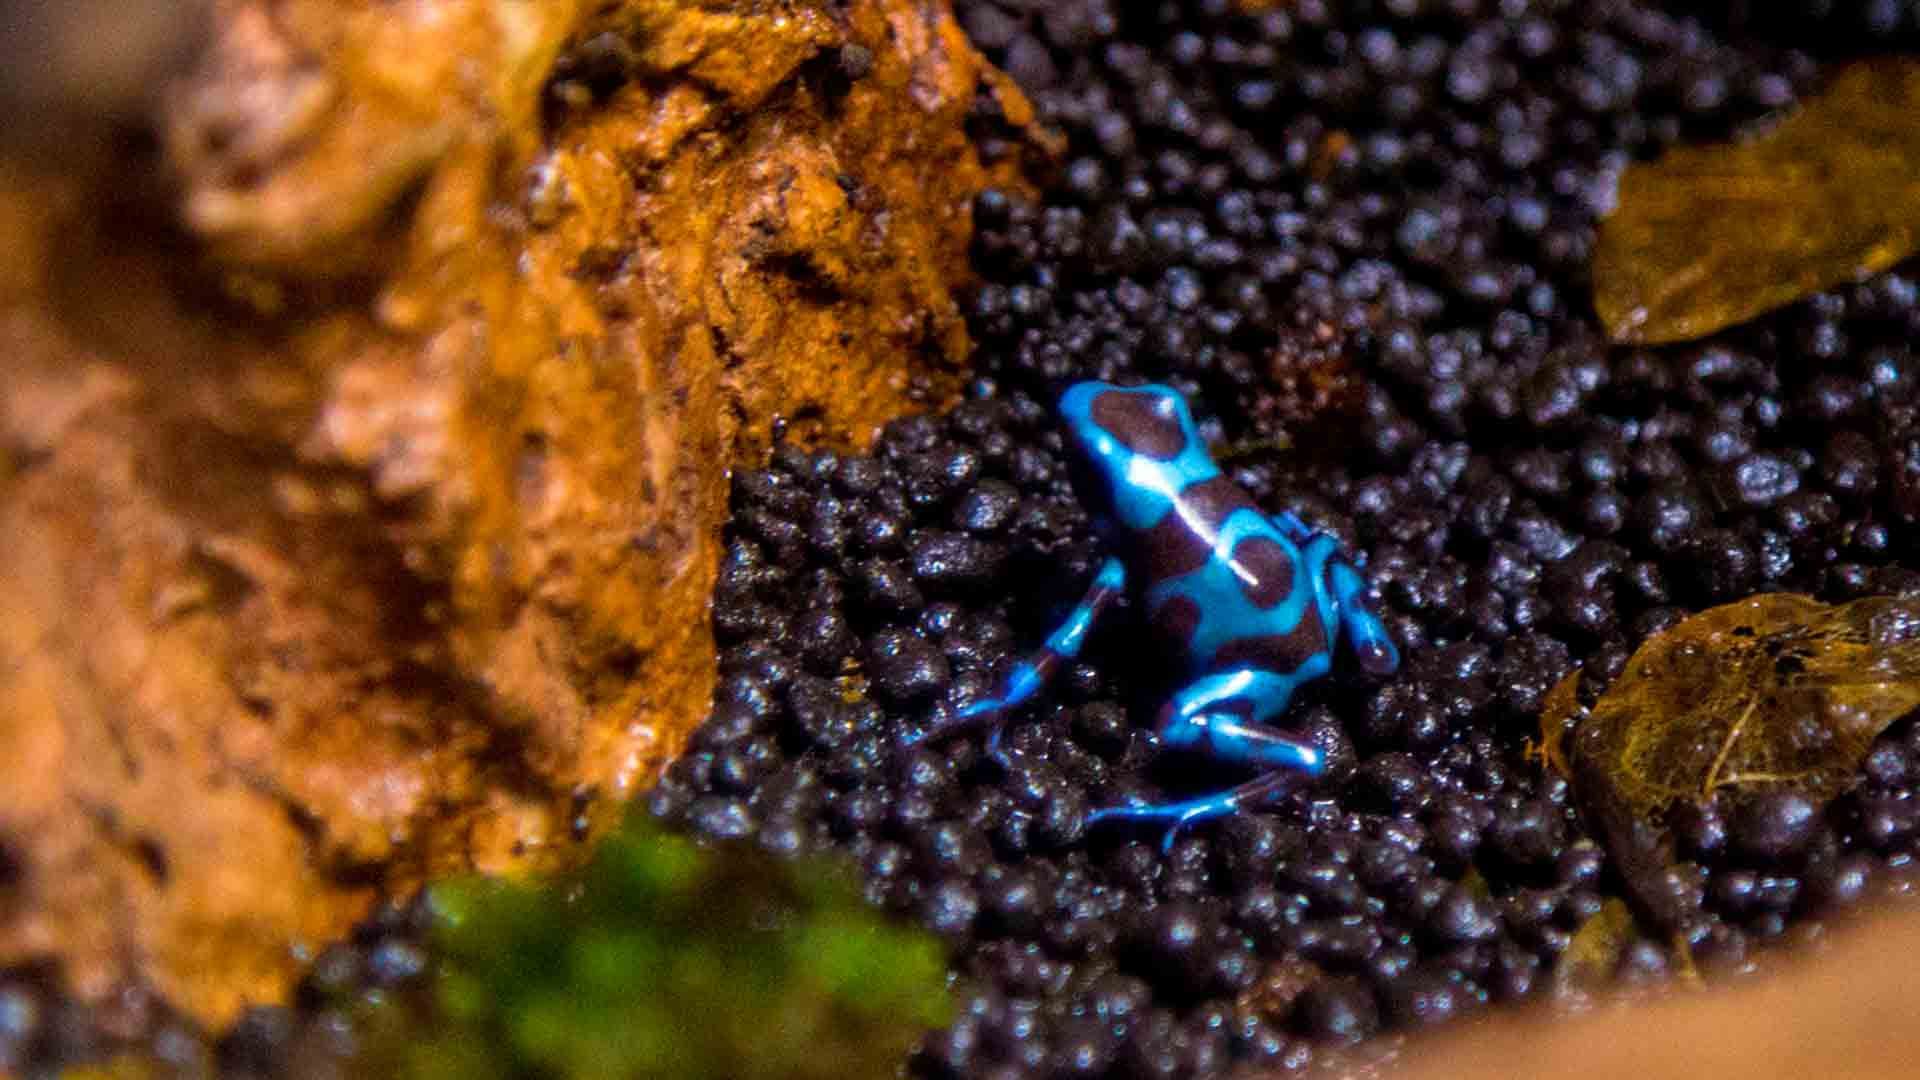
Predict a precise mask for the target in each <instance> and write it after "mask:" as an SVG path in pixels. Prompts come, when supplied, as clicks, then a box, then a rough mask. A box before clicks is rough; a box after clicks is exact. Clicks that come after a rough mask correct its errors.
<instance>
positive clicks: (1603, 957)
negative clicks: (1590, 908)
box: [1553, 897, 1640, 994]
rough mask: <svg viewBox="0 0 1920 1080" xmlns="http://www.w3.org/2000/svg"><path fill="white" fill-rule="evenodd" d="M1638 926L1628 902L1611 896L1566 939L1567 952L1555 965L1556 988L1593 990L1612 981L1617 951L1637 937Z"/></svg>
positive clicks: (1638, 932)
mask: <svg viewBox="0 0 1920 1080" xmlns="http://www.w3.org/2000/svg"><path fill="white" fill-rule="evenodd" d="M1639 936H1640V928H1639V927H1638V926H1637V925H1635V923H1634V921H1633V912H1632V911H1630V910H1628V908H1627V902H1626V901H1624V900H1621V899H1619V898H1617V897H1616V898H1614V899H1611V900H1608V901H1606V902H1605V903H1603V904H1602V905H1600V910H1599V911H1598V912H1596V913H1594V914H1593V915H1592V916H1590V917H1589V918H1588V919H1587V921H1586V922H1583V923H1581V924H1580V929H1578V930H1575V931H1574V932H1573V937H1572V939H1571V940H1569V941H1568V942H1567V951H1566V952H1564V953H1562V954H1561V956H1560V963H1559V966H1557V967H1556V968H1554V972H1553V981H1554V986H1555V988H1556V989H1557V990H1558V991H1559V992H1560V993H1562V994H1565V993H1567V992H1569V991H1573V990H1596V989H1600V988H1602V987H1605V986H1609V985H1611V984H1612V982H1613V971H1614V968H1616V967H1618V966H1619V964H1620V954H1621V953H1623V952H1625V951H1626V950H1627V946H1628V945H1631V944H1633V942H1634V941H1635V940H1636V939H1637V938H1639Z"/></svg>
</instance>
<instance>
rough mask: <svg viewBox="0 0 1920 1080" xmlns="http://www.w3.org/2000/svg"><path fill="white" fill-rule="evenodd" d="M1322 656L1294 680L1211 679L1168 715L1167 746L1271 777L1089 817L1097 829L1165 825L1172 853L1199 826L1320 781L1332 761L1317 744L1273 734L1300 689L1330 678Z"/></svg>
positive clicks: (1246, 673) (1181, 697) (1247, 672)
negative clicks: (1304, 781) (1111, 824)
mask: <svg viewBox="0 0 1920 1080" xmlns="http://www.w3.org/2000/svg"><path fill="white" fill-rule="evenodd" d="M1328 666H1329V662H1328V659H1327V656H1326V654H1325V653H1324V652H1323V653H1321V654H1319V655H1317V656H1314V657H1312V658H1310V659H1308V660H1307V661H1306V662H1305V663H1303V664H1301V665H1300V667H1299V669H1298V670H1296V671H1294V672H1293V673H1291V674H1288V675H1282V674H1279V673H1277V672H1272V671H1265V670H1260V669H1254V668H1246V669H1241V670H1238V671H1230V672H1224V673H1221V674H1217V675H1208V676H1206V677H1204V678H1201V679H1198V680H1196V681H1195V682H1194V683H1192V684H1191V685H1189V686H1188V687H1186V688H1185V689H1183V690H1182V691H1180V693H1178V694H1176V695H1175V696H1174V698H1173V700H1172V701H1170V702H1168V703H1167V705H1166V706H1165V708H1163V709H1162V710H1161V718H1160V722H1159V725H1158V726H1159V731H1160V739H1161V742H1162V744H1163V745H1165V746H1169V747H1173V748H1175V749H1180V750H1188V751H1193V752H1196V753H1202V754H1206V755H1208V756H1210V757H1213V758H1217V759H1219V760H1222V761H1226V762H1229V763H1231V764H1235V765H1241V766H1247V767H1251V768H1257V769H1259V770H1261V771H1262V773H1264V774H1265V775H1262V776H1261V777H1260V778H1258V779H1256V780H1253V781H1250V782H1248V783H1245V784H1241V785H1239V786H1237V787H1232V788H1228V789H1226V790H1225V791H1219V792H1215V793H1213V794H1211V795H1203V796H1199V797H1197V798H1193V799H1187V800H1184V801H1181V802H1173V803H1143V804H1140V805H1137V806H1110V807H1107V808H1105V809H1101V810H1096V811H1094V812H1093V813H1092V814H1089V815H1088V816H1087V825H1088V826H1089V827H1092V826H1094V825H1097V824H1100V823H1101V822H1105V821H1158V822H1165V823H1167V825H1168V828H1167V834H1166V838H1165V840H1164V841H1163V843H1162V847H1164V848H1171V847H1172V846H1173V843H1174V841H1175V840H1176V839H1178V838H1179V834H1180V832H1181V830H1183V829H1185V828H1186V827H1187V826H1189V825H1192V824H1194V823H1195V822H1200V821H1206V820H1209V819H1212V818H1217V817H1224V816H1226V815H1227V814H1231V813H1234V812H1235V811H1238V810H1240V809H1243V808H1245V807H1247V806H1250V805H1254V804H1256V803H1259V802H1262V801H1264V800H1266V799H1268V798H1270V797H1272V796H1273V795H1275V794H1277V793H1279V792H1282V791H1285V790H1286V789H1287V788H1288V787H1291V786H1292V785H1294V784H1295V783H1297V782H1298V781H1299V780H1300V779H1301V778H1302V777H1306V778H1311V777H1315V776H1318V775H1320V772H1321V770H1323V769H1325V768H1326V757H1325V755H1324V754H1322V753H1321V751H1320V750H1319V749H1318V748H1317V747H1315V746H1313V745H1312V744H1310V743H1307V742H1305V741H1303V740H1301V739H1298V738H1296V737H1294V736H1292V735H1289V734H1287V733H1285V732H1283V731H1280V730H1278V729H1277V728H1273V727H1269V726H1268V725H1267V724H1266V723H1265V721H1266V720H1267V719H1268V718H1270V717H1273V716H1275V715H1278V714H1279V713H1280V712H1281V711H1282V710H1283V709H1285V708H1286V706H1287V701H1288V700H1289V699H1291V698H1292V696H1293V691H1294V688H1295V687H1297V686H1299V685H1300V684H1301V683H1303V682H1308V681H1310V680H1312V679H1316V678H1318V677H1320V676H1321V675H1324V674H1326V671H1327V668H1328Z"/></svg>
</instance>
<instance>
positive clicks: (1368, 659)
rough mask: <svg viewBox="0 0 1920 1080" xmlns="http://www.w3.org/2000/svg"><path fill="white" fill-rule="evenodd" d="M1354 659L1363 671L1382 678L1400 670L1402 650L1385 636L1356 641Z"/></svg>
mask: <svg viewBox="0 0 1920 1080" xmlns="http://www.w3.org/2000/svg"><path fill="white" fill-rule="evenodd" d="M1353 659H1354V663H1355V664H1357V665H1358V666H1359V668H1360V670H1361V671H1364V672H1366V673H1367V674H1368V675H1371V676H1373V677H1374V678H1382V677H1385V676H1387V675H1391V674H1393V673H1394V672H1396V671H1398V670H1400V650H1398V649H1396V648H1394V647H1393V642H1391V641H1388V640H1387V639H1386V638H1384V637H1378V638H1371V637H1370V638H1363V639H1361V640H1359V641H1356V642H1355V643H1354V646H1353Z"/></svg>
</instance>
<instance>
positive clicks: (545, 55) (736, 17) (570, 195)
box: [0, 0, 1030, 1024]
mask: <svg viewBox="0 0 1920 1080" xmlns="http://www.w3.org/2000/svg"><path fill="white" fill-rule="evenodd" d="M213 25H214V32H213V34H212V38H211V44H210V45H209V46H208V48H207V50H206V51H205V52H204V53H203V54H202V55H201V56H200V58H199V61H198V66H197V67H196V68H195V70H194V73H193V74H192V75H191V76H190V77H188V78H187V79H186V80H185V81H184V83H183V85H181V86H180V87H179V88H177V90H176V91H175V92H173V93H171V94H170V95H169V97H168V98H167V105H166V108H165V109H164V110H163V114H162V115H163V128H164V133H165V137H164V139H163V140H162V149H161V150H160V151H159V152H158V153H157V154H155V155H152V156H144V154H143V152H142V151H138V150H129V149H126V148H124V147H123V146H120V145H119V144H114V145H113V148H112V150H111V152H106V153H100V154H94V155H89V154H81V153H78V152H77V149H76V153H75V155H74V158H73V160H72V161H69V162H66V163H64V164H61V163H55V164H52V165H50V164H49V163H47V162H46V161H44V160H35V161H32V162H26V161H12V162H8V161H6V160H5V159H0V378H3V379H4V382H5V385H6V387H7V393H6V394H5V395H4V398H3V399H0V708H3V709H5V711H6V714H7V722H6V724H5V725H0V762H4V763H5V764H4V777H5V782H4V783H0V871H3V872H0V962H3V961H7V960H14V959H19V958H22V957H26V956H29V955H38V954H53V955H56V956H58V957H60V958H61V959H62V960H63V961H64V962H65V964H66V970H67V972H68V975H69V977H70V979H71V980H72V982H73V985H74V987H75V988H76V990H78V991H79V992H80V993H82V994H83V995H87V996H99V995H103V994H105V993H108V992H109V991H110V990H111V989H112V988H113V987H114V986H115V985H117V984H119V983H121V982H123V981H126V980H129V979H147V980H150V981H151V982H152V983H153V984H155V985H156V986H157V987H158V988H159V989H160V990H161V991H162V992H163V993H164V994H165V995H166V996H167V997H168V998H169V999H171V1000H172V1001H173V1002H174V1003H175V1004H177V1005H179V1006H181V1007H183V1008H185V1009H187V1010H188V1011H189V1012H190V1013H192V1014H193V1015H194V1016H196V1017H198V1018H199V1019H201V1020H202V1021H204V1022H207V1023H209V1024H217V1023H220V1022H222V1021H224V1020H225V1019H227V1018H228V1017H230V1016H232V1015H233V1014H234V1013H235V1011H236V1010H237V1009H239V1008H240V1007H241V1006H242V1005H243V1004H245V1003H248V1002H254V1001H263V1000H271V999H274V998H276V997H279V996H280V995H282V994H283V993H284V991H285V988H286V986H287V984H288V981H289V979H290V978H291V977H292V975H293V974H294V973H295V972H296V971H297V970H298V968H299V966H300V963H301V959H302V957H304V956H306V955H308V954H310V952H311V951H312V950H313V949H315V948H316V947H317V946H319V945H320V944H322V943H324V942H325V941H326V940H327V939H329V938H331V937H334V936H337V935H338V934H340V933H342V932H343V931H344V930H345V928H346V927H347V926H348V925H349V924H350V923H351V922H352V921H354V920H355V919H357V918H359V917H360V916H362V915H363V914H364V913H365V911H366V910H367V908H368V905H369V904H370V903H371V902H372V901H373V899H374V898H375V897H376V896H377V895H379V894H380V893H382V892H394V891H400V890H405V889H407V888H410V887H411V886H413V885H414V884H416V883H418V882H419V881H420V880H422V879H423V878H424V877H427V876H430V875H434V874H438V873H442V872H445V871H449V870H453V869H461V868H468V867H480V868H482V869H487V870H501V869H507V868H511V867H519V866H527V865H542V864H551V863H553V862H557V861H564V860H565V859H566V858H567V857H568V856H569V855H570V854H571V853H572V851H573V850H574V849H575V848H576V847H577V845H578V843H579V841H580V840H581V839H582V838H583V837H584V836H585V835H586V834H587V833H588V832H590V831H591V829H592V828H593V827H594V826H595V825H596V824H598V823H600V822H603V821H605V820H607V819H608V818H609V817H610V816H611V815H612V813H613V812H614V811H615V809H617V807H618V806H619V804H620V803H621V802H623V801H624V800H626V799H628V798H629V797H631V796H632V795H633V794H635V792H636V791H637V790H639V789H640V788H642V787H643V786H644V785H645V784H646V783H647V781H648V780H649V779H650V778H651V777H652V775H653V774H654V772H655V771H656V770H657V769H658V767H659V766H660V765H661V764H662V763H663V762H664V761H665V760H666V759H667V757H669V756H670V755H671V754H672V753H673V752H674V751H675V750H676V749H677V747H678V745H679V742H680V740H681V739H682V737H683V736H684V734H685V732H686V730H687V728H688V727H689V726H690V725H691V724H692V723H693V722H695V721H696V720H697V719H698V717H699V716H700V715H701V714H702V712H703V710H704V705H705V702H706V700H707V697H708V694H709V693H710V689H711V684H712V678H713V672H712V668H713V647H712V641H711V638H710V631H709V626H708V620H707V616H706V605H707V600H708V594H709V592H710V589H711V585H712V581H713V576H714V570H715V565H716V557H717V535H716V532H717V524H718V522H719V521H720V519H721V517H722V515H723V514H724V511H725V492H726V470H727V468H728V467H729V466H730V465H731V464H733V463H736V462H742V461H750V460H752V459H754V458H755V457H756V456H757V455H759V454H762V453H764V451H765V449H766V448H767V446H768V444H769V441H770V437H771V436H770V425H771V424H773V423H774V422H775V421H776V420H781V421H784V422H785V423H786V424H787V426H788V429H789V431H790V432H793V433H795V434H797V435H802V436H806V437H808V438H811V439H814V440H817V441H825V442H835V443H856V444H857V443H860V442H862V441H864V440H865V439H866V438H867V436H868V435H869V434H870V432H871V431H872V429H873V428H874V426H875V425H876V424H878V423H880V422H881V421H883V420H885V419H886V418H888V417H890V416H893V415H895V414H897V413H898V412H900V411H902V410H903V409H905V408H907V407H908V406H910V405H912V404H914V403H916V402H922V401H925V402H934V401H937V400H939V399H941V398H943V397H945V396H946V395H948V394H950V393H951V391H952V387H953V385H954V382H955V379H956V377H957V373H958V368H959V363H960V361H961V360H962V359H963V357H964V353H965V350H966V347H967V342H966V335H965V330H964V326H963V323H962V320H961V318H960V315H959V312H958V310H957V308H956V306H955V303H954V300H953V298H952V289H953V287H954V286H955V285H956V284H957V283H959V282H960V281H961V280H962V279H963V278H964V275H965V273H966V245H967V240H968V233H969V220H968V211H969V206H970V204H971V199H972V196H973V195H974V194H975V192H977V191H978V190H979V189H980V188H981V187H983V186H985V185H986V184H988V183H990V182H1002V183H1011V182H1017V176H1016V175H1015V172H1014V170H1015V169H1016V168H1017V167H1018V163H1016V162H1002V163H995V164H989V163H983V162H982V161H981V160H980V158H979V156H978V154H977V153H976V152H975V151H974V149H973V146H972V144H971V143H970V142H969V139H968V135H967V124H968V121H969V114H970V111H971V110H973V108H974V105H975V102H976V99H977V98H983V97H984V98H986V99H990V100H993V101H996V102H997V103H998V106H999V108H998V112H999V113H1000V117H999V119H998V120H997V121H996V122H997V123H999V124H1001V125H1004V126H1010V127H1018V126H1019V125H1022V124H1024V123H1026V122H1028V120H1029V119H1030V117H1029V114H1028V112H1027V110H1026V108H1025V105H1024V102H1022V101H1021V100H1020V98H1019V95H1018V92H1017V91H1015V90H1014V89H1013V88H1012V87H1011V86H1010V85H1008V84H1006V83H1005V82H1004V80H1003V79H1002V78H1001V77H1000V76H999V75H998V74H997V73H996V72H994V71H992V70H991V69H990V68H988V67H987V66H986V65H985V63H984V62H983V61H982V60H981V59H980V58H979V57H978V56H977V54H975V53H974V52H973V51H972V49H971V48H970V46H968V45H967V43H966V42H965V40H964V38H963V37H962V35H961V33H960V31H959V28H958V27H957V26H956V24H955V23H954V22H953V20H952V18H951V16H950V14H949V13H948V12H947V11H946V9H945V5H923V4H916V3H910V2H908V0H851V2H828V0H785V2H780V0H774V2H746V0H742V2H738V3H730V4H729V3H722V4H714V3H711V2H709V3H702V4H693V3H688V2H683V0H626V2H624V3H619V4H614V5H584V4H577V3H562V2H554V3H547V4H500V3H490V2H481V0H421V2H417V3H411V4H404V5H386V4H383V5H369V4H361V3H349V2H345V0H281V2H275V3H266V2H264V0H217V2H216V3H215V4H214V24H213ZM158 175H165V176H169V177H171V183H172V184H173V185H174V186H173V188H172V189H171V190H169V191H166V192H164V193H160V194H156V193H155V191H154V190H153V189H154V188H155V185H154V184H153V182H152V178H153V177H154V176H158Z"/></svg>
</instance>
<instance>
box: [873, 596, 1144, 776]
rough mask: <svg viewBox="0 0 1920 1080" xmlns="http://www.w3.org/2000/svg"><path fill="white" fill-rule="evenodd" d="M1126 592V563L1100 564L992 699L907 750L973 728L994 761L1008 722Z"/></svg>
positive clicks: (910, 741) (915, 739)
mask: <svg viewBox="0 0 1920 1080" xmlns="http://www.w3.org/2000/svg"><path fill="white" fill-rule="evenodd" d="M1126 587H1127V569H1126V566H1125V564H1123V563H1121V561H1120V560H1119V559H1115V558H1109V559H1107V561H1106V562H1104V563H1101V564H1100V569H1099V570H1098V571H1097V572H1096V573H1095V574H1094V575H1093V584H1092V585H1089V586H1088V587H1087V593H1086V595H1085V596H1083V597H1081V598H1080V603H1078V604H1077V605H1075V606H1074V609H1073V610H1072V611H1070V612H1068V613H1067V617H1066V619H1065V620H1063V621H1062V622H1061V623H1060V625H1059V627H1058V628H1056V629H1055V630H1054V632H1053V633H1051V634H1049V635H1047V640H1046V644H1044V645H1042V646H1040V648H1039V649H1038V650H1036V651H1035V652H1034V653H1033V655H1031V656H1027V657H1024V658H1022V659H1021V660H1020V661H1019V662H1018V663H1016V664H1014V665H1013V669H1012V670H1010V671H1008V672H1007V677H1006V678H1005V679H1004V680H1002V681H1001V683H1000V686H999V688H998V689H996V690H995V691H994V692H993V693H992V694H990V695H988V696H986V697H983V698H981V699H980V700H978V701H975V702H971V703H969V704H967V705H966V706H964V707H962V708H960V709H958V710H955V712H954V713H953V715H951V716H950V717H948V718H947V719H946V720H944V721H942V722H940V723H938V724H935V725H933V726H932V727H929V728H927V729H926V730H925V731H922V732H920V733H919V734H918V735H912V736H909V737H908V738H907V740H906V743H907V745H909V746H913V745H916V744H918V743H922V742H928V741H931V740H934V739H943V738H945V737H947V736H948V735H953V734H957V733H958V732H961V731H966V730H969V729H973V728H980V727H990V728H992V729H993V734H992V735H991V736H989V737H988V751H989V753H990V754H992V755H993V756H995V757H998V756H999V754H1000V737H1001V734H1002V733H1003V732H1004V730H1005V728H1006V723H1007V717H1008V716H1009V715H1011V714H1012V712H1013V710H1014V709H1017V708H1019V707H1020V706H1021V705H1023V704H1025V703H1026V702H1027V701H1028V700H1030V699H1031V698H1032V697H1033V696H1034V695H1035V694H1037V693H1039V692H1040V691H1041V689H1042V688H1044V687H1045V686H1046V685H1047V683H1048V682H1049V681H1050V680H1051V679H1052V678H1053V676H1054V674H1055V673H1057V672H1058V671H1059V670H1060V668H1061V666H1062V665H1064V664H1065V663H1066V662H1067V661H1069V660H1072V659H1073V658H1074V657H1076V656H1079V655H1080V650H1081V648H1082V647H1083V646H1085V645H1086V642H1087V635H1088V634H1089V633H1090V632H1091V631H1092V630H1093V624H1094V623H1095V622H1096V621H1098V620H1099V618H1100V614H1101V612H1104V611H1105V610H1106V609H1107V608H1108V606H1110V605H1111V604H1112V603H1113V601H1114V600H1115V599H1117V598H1118V597H1119V596H1120V594H1121V592H1122V591H1124V590H1125V589H1126Z"/></svg>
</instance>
